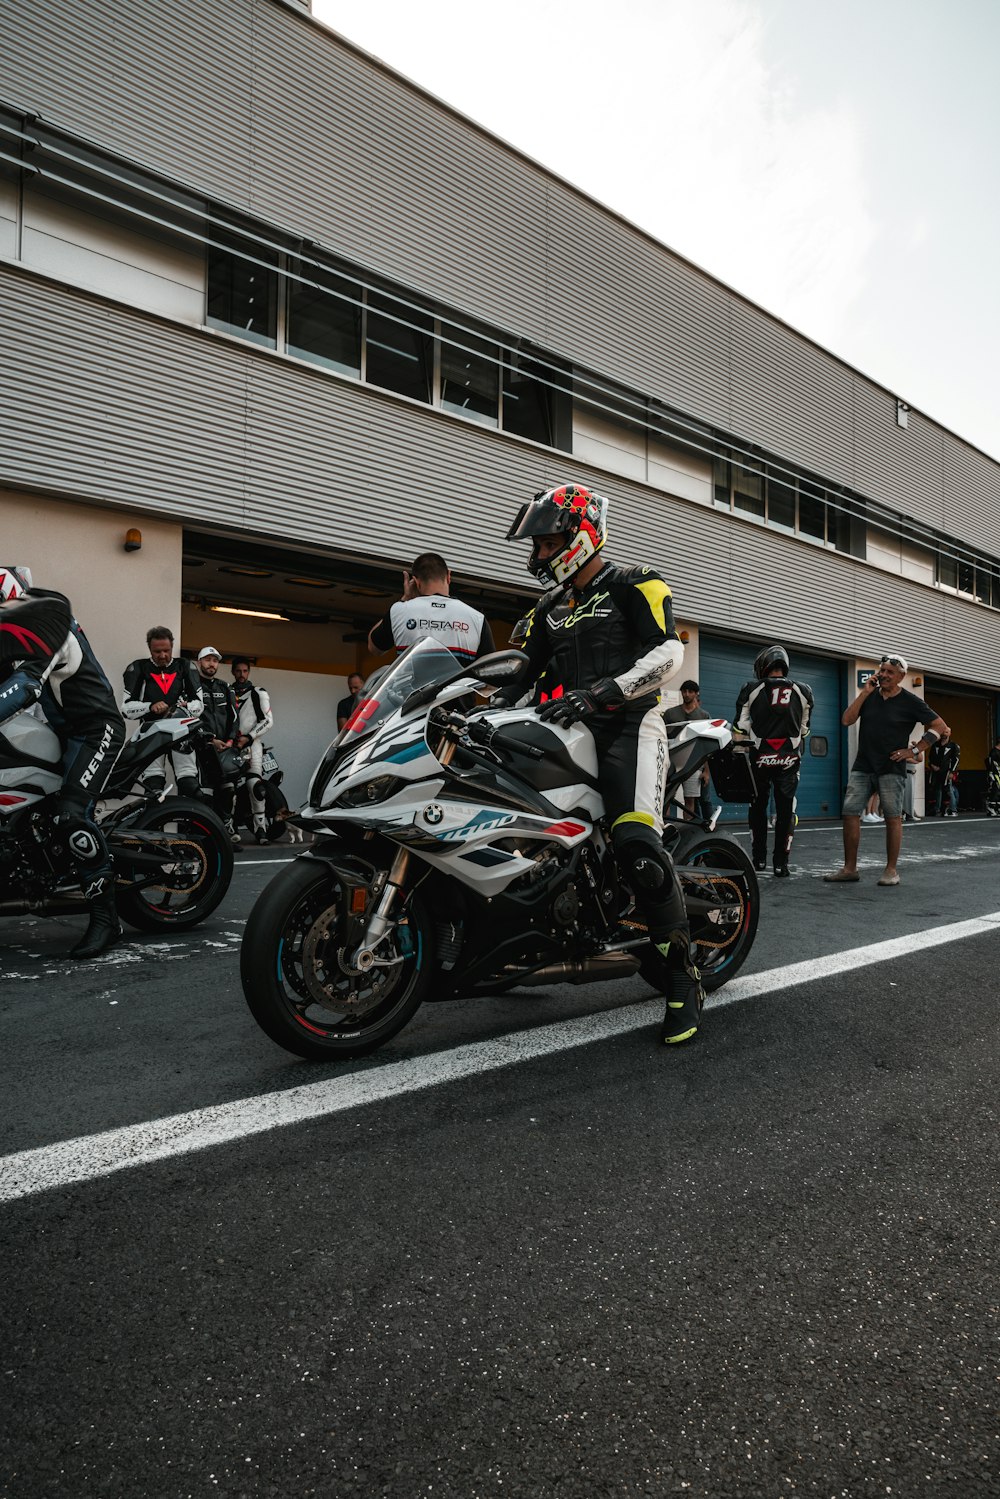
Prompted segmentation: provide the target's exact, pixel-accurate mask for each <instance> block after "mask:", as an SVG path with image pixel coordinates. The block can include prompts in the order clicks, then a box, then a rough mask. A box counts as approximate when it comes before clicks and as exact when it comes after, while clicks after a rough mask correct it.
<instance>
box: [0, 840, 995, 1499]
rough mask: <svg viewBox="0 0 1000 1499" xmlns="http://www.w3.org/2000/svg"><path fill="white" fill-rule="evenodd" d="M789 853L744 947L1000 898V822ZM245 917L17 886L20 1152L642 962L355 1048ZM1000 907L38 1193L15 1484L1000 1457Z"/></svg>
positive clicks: (626, 1488) (934, 1470) (17, 1278)
mask: <svg viewBox="0 0 1000 1499" xmlns="http://www.w3.org/2000/svg"><path fill="white" fill-rule="evenodd" d="M881 839H882V832H881V829H878V828H875V829H865V837H864V842H863V849H864V852H865V855H866V860H865V865H866V867H865V880H864V882H863V883H862V884H859V885H855V886H848V887H830V886H825V885H823V884H822V883H821V882H820V881H819V880H818V878H817V877H816V876H817V875H818V873H819V872H820V871H821V870H822V869H825V868H829V867H831V866H832V864H833V863H835V862H836V852H837V849H838V847H839V837H838V834H837V832H836V831H835V830H832V829H831V830H826V831H824V830H821V829H817V828H806V829H803V830H801V833H800V836H799V839H798V842H797V845H796V858H797V859H798V861H799V866H800V874H799V876H798V877H797V878H796V879H795V880H792V881H788V882H776V881H773V880H771V879H770V878H769V877H768V876H764V877H763V884H764V901H765V904H764V914H763V916H762V922H761V931H760V936H759V939H758V943H757V946H756V947H755V950H754V953H753V955H752V960H751V963H750V964H749V965H748V967H747V970H746V972H748V973H750V972H760V971H763V970H765V969H774V968H779V967H783V966H784V965H786V964H790V963H794V962H802V961H804V960H808V959H812V958H818V957H822V956H824V955H828V954H833V953H837V952H840V951H842V950H844V949H847V948H851V949H853V948H856V947H859V946H861V945H863V944H870V943H877V942H879V941H881V940H883V939H886V940H888V939H894V938H899V937H900V936H901V935H904V936H905V934H906V933H907V932H912V933H919V932H924V931H926V930H927V929H928V928H929V927H946V926H951V925H953V924H955V923H957V922H960V921H963V920H967V919H968V918H970V917H974V916H981V915H987V914H990V913H994V912H995V911H996V910H997V908H998V907H1000V882H998V881H997V878H996V875H997V865H998V855H1000V827H998V826H997V825H996V824H991V823H989V822H971V821H967V820H965V819H959V820H958V821H957V822H951V823H947V824H946V823H940V822H939V823H934V824H922V825H920V826H918V827H914V828H907V830H906V836H905V839H904V859H903V864H902V866H901V868H902V872H903V880H904V883H903V884H902V885H901V886H900V887H899V888H898V889H895V890H882V889H878V888H877V887H876V886H875V885H874V879H875V877H876V875H877V873H878V870H879V868H880V867H881V860H880V859H879V857H878V855H879V853H880V851H881ZM286 857H288V854H287V853H286V852H285V851H282V850H275V851H274V852H273V854H270V855H268V856H266V857H263V858H262V857H261V856H260V855H259V854H256V853H254V854H250V855H247V856H244V857H243V858H242V859H241V861H240V863H239V873H238V874H237V876H236V878H235V881H234V889H233V892H232V894H231V895H230V898H229V900H228V901H227V903H226V905H225V906H224V907H223V908H222V911H221V912H220V913H219V915H218V916H217V918H216V919H215V920H214V921H213V922H212V923H211V924H206V925H205V926H204V927H202V928H200V929H199V930H198V931H196V932H195V933H191V934H187V935H186V936H178V937H177V938H174V939H163V938H155V939H150V938H146V937H138V938H137V940H136V941H134V942H129V943H128V944H127V945H126V946H125V947H123V948H121V949H116V950H115V951H114V952H112V953H111V954H109V955H108V956H107V958H106V959H104V960H103V961H102V962H99V963H96V964H93V965H89V966H86V967H85V966H83V965H79V966H77V965H70V964H68V963H65V962H64V961H63V960H62V958H61V957H60V955H59V954H60V950H61V949H62V948H64V947H65V946H66V945H68V942H69V939H70V936H71V931H72V928H73V925H74V924H73V923H69V922H51V923H45V924H41V923H39V924H30V923H24V922H17V923H11V922H7V923H3V924H0V941H3V940H6V942H7V943H8V946H7V947H5V948H4V949H2V951H0V964H2V965H3V973H4V983H3V991H2V1001H0V1006H2V1013H0V1036H2V1044H3V1047H4V1055H5V1058H6V1064H7V1066H6V1069H5V1070H6V1071H7V1073H8V1077H9V1085H8V1090H7V1098H6V1102H5V1108H4V1116H5V1117H4V1131H3V1141H2V1144H0V1153H3V1154H8V1153H10V1152H13V1151H21V1150H26V1149H33V1148H37V1147H39V1146H45V1145H47V1144H50V1143H53V1142H57V1141H61V1140H68V1139H75V1138H77V1137H79V1136H85V1135H91V1134H93V1133H95V1132H97V1131H101V1130H107V1129H110V1128H116V1127H121V1126H123V1125H132V1124H141V1123H144V1122H145V1121H149V1120H154V1119H158V1118H161V1117H163V1116H165V1115H171V1114H175V1113H179V1112H183V1111H189V1110H192V1109H203V1108H206V1107H210V1106H212V1105H214V1104H219V1103H226V1102H231V1101H233V1100H239V1099H244V1098H245V1099H252V1098H256V1097H257V1096H258V1095H260V1094H261V1093H273V1092H275V1091H279V1090H288V1089H292V1088H296V1087H298V1086H299V1085H301V1084H302V1083H303V1082H310V1083H311V1082H314V1081H315V1080H316V1079H317V1078H320V1079H322V1078H324V1077H328V1078H339V1077H343V1076H344V1075H349V1076H352V1077H353V1076H359V1075H368V1074H379V1073H386V1072H387V1071H388V1069H390V1068H392V1067H393V1066H394V1065H397V1064H399V1063H401V1062H406V1061H409V1060H412V1061H415V1062H419V1061H420V1059H421V1058H423V1057H427V1056H429V1055H432V1054H435V1053H439V1052H441V1051H442V1050H446V1049H451V1050H459V1049H461V1048H463V1047H468V1046H470V1045H471V1044H475V1043H478V1042H482V1041H484V1040H487V1039H489V1038H491V1037H495V1036H500V1035H505V1034H509V1033H512V1032H517V1031H528V1030H533V1029H534V1028H537V1027H546V1026H551V1025H553V1024H558V1023H559V1022H561V1021H569V1020H570V1019H571V1018H572V1017H579V1016H581V1015H584V1014H586V1013H596V1012H602V1011H607V1010H609V1009H611V1008H612V1007H630V1006H634V1005H636V1004H637V1003H639V1002H641V1001H642V999H643V998H644V996H645V994H646V993H647V992H648V991H646V990H645V988H644V986H643V985H642V983H641V981H639V980H632V981H628V982H626V983H621V984H619V985H614V986H611V985H606V986H591V987H589V988H580V989H572V988H557V989H553V990H551V991H544V992H542V991H525V992H524V994H522V995H521V996H518V997H511V998H508V999H506V1000H503V1001H488V1002H484V1001H480V1002H478V1003H476V1004H469V1005H446V1006H437V1007H435V1006H427V1007H425V1008H424V1009H423V1010H422V1011H421V1012H420V1013H419V1014H418V1016H417V1018H416V1020H415V1021H414V1022H413V1023H412V1024H411V1026H410V1027H409V1029H408V1030H407V1031H405V1032H404V1033H403V1034H402V1035H401V1036H400V1037H398V1038H396V1041H395V1042H394V1043H392V1044H391V1045H390V1046H388V1047H386V1048H384V1049H383V1051H381V1052H380V1053H378V1054H377V1055H376V1056H375V1057H373V1058H369V1059H365V1060H364V1061H362V1062H360V1063H357V1064H355V1065H354V1066H353V1067H350V1068H343V1067H342V1068H320V1069H317V1068H315V1067H310V1066H307V1065H306V1064H302V1063H299V1062H297V1061H296V1060H294V1059H292V1058H288V1057H286V1056H285V1055H284V1054H283V1053H281V1052H280V1051H278V1050H277V1049H276V1048H274V1047H273V1046H272V1045H271V1043H270V1042H268V1041H267V1039H266V1038H265V1037H264V1036H263V1035H261V1034H260V1033H259V1032H257V1031H256V1028H255V1027H254V1026H253V1024H252V1022H251V1021H250V1018H249V1015H248V1013H247V1012H246V1010H245V1008H244V1006H243V1001H242V998H241V996H240V993H239V984H238V977H237V972H236V948H237V946H238V941H239V935H240V933H241V931H242V923H243V921H244V920H245V918H246V915H247V912H248V910H249V907H250V905H251V904H252V899H253V897H254V895H255V894H256V893H257V891H258V890H259V889H260V888H262V887H263V884H264V883H265V882H266V880H267V879H268V878H269V877H270V876H271V874H273V873H274V870H273V868H271V867H270V865H272V864H273V863H274V862H275V861H276V860H278V859H281V858H286ZM998 956H1000V937H998V936H997V934H996V932H995V931H987V932H985V933H983V934H981V935H978V936H976V937H973V938H968V939H966V940H964V941H958V942H950V943H948V944H946V945H942V946H940V947H936V948H930V949H927V950H926V951H923V952H921V953H919V954H915V955H914V956H912V957H906V956H903V957H899V956H897V957H895V958H893V959H892V961H891V962H887V963H884V964H873V965H870V966H868V967H866V968H864V969H859V970H858V971H857V973H856V974H855V975H852V976H850V977H845V976H844V975H840V976H837V977H834V978H830V979H817V980H815V981H813V982H810V983H800V984H798V985H797V986H796V987H793V988H788V989H782V990H778V991H776V992H774V993H772V994H770V995H768V996H767V997H766V998H762V999H757V1000H750V1001H747V1002H746V1003H742V1004H734V1005H730V1006H728V1007H726V1008H719V1009H716V1010H715V1011H714V1012H713V1011H712V1010H709V1011H708V1012H707V1014H706V1023H705V1027H704V1036H703V1039H702V1040H701V1041H700V1042H699V1043H698V1044H697V1045H696V1046H694V1047H692V1048H687V1049H684V1050H679V1051H677V1052H669V1053H668V1052H665V1051H664V1050H662V1049H660V1048H658V1047H657V1046H656V1045H655V1044H654V1039H653V1038H654V1027H655V1022H656V1020H657V1019H658V1009H657V1007H656V1006H655V1004H653V1005H651V1006H650V1007H649V1028H648V1029H645V1028H642V1029H631V1030H628V1031H626V1032H625V1033H624V1034H622V1035H620V1036H618V1037H616V1038H615V1039H612V1040H608V1041H605V1042H602V1043H601V1044H599V1045H590V1046H579V1045H577V1046H574V1047H573V1048H572V1049H569V1050H564V1051H557V1052H553V1053H551V1054H549V1055H547V1056H544V1057H539V1058H537V1059H535V1060H531V1061H528V1062H524V1063H516V1064H515V1065H513V1066H509V1067H505V1068H504V1069H502V1070H500V1071H494V1072H491V1073H484V1074H482V1075H473V1076H470V1077H468V1078H465V1079H462V1080H459V1081H454V1082H450V1083H448V1084H446V1085H444V1086H442V1087H436V1088H430V1089H425V1090H423V1091H421V1092H418V1093H416V1094H409V1095H405V1096H398V1097H392V1096H390V1097H387V1098H384V1099H382V1100H381V1101H379V1102H377V1103H374V1104H371V1105H368V1106H367V1107H362V1108H356V1109H348V1110H344V1111H342V1112H340V1113H337V1114H335V1115H331V1116H329V1117H327V1118H320V1119H318V1120H316V1121H313V1122H310V1123H305V1124H300V1125H295V1126H292V1127H290V1128H286V1129H280V1130H276V1131H272V1132H269V1133H265V1134H261V1135H256V1136H254V1137H252V1138H247V1139H244V1140H237V1141H234V1142H233V1143H231V1144H228V1145H225V1146H223V1147H219V1148H215V1149H211V1150H206V1151H202V1152H198V1153H185V1154H182V1155H178V1156H177V1157H175V1158H174V1159H172V1160H167V1161H163V1162H161V1163H159V1164H157V1165H154V1166H149V1167H141V1168H136V1169H131V1170H127V1171H123V1172H119V1173H116V1174H115V1175H111V1176H108V1177H105V1178H101V1179H98V1180H95V1181H91V1182H89V1183H87V1184H85V1185H81V1186H77V1187H73V1188H66V1189H62V1190H59V1191H50V1192H39V1193H37V1194H34V1195H30V1196H28V1197H25V1198H22V1199H21V1200H20V1201H17V1202H12V1203H8V1204H6V1205H5V1206H4V1207H2V1208H0V1213H2V1215H3V1222H4V1243H5V1246H6V1253H5V1256H4V1265H5V1269H4V1290H3V1293H2V1295H3V1311H2V1325H3V1326H4V1328H5V1337H4V1343H5V1348H4V1357H3V1358H2V1360H0V1363H2V1370H0V1373H2V1377H3V1385H2V1386H0V1391H2V1396H0V1398H2V1402H3V1412H4V1414H3V1415H2V1416H0V1426H2V1427H3V1429H4V1445H3V1447H2V1449H0V1475H2V1477H0V1482H3V1483H4V1484H5V1486H4V1487H3V1488H2V1489H0V1492H3V1493H5V1494H6V1493H10V1494H12V1495H18V1496H20V1495H35V1494H48V1493H65V1494H72V1495H84V1494H90V1493H101V1494H104V1493H122V1494H126V1493H127V1494H132V1495H136V1494H151V1495H160V1494H162V1495H164V1496H167V1495H175V1494H187V1493H192V1494H201V1493H212V1492H215V1493H218V1492H224V1493H228V1494H247V1495H250V1494H269V1493H276V1494H286V1493H296V1494H298V1493H303V1494H308V1493H318V1494H332V1493H336V1494H341V1493H355V1492H356V1493H366V1494H371V1493H375V1494H387V1495H392V1496H397V1495H398V1496H409V1495H416V1494H424V1493H432V1494H456V1495H459V1494H463V1495H465V1494H467V1495H477V1494H494V1493H496V1494H503V1493H507V1494H511V1493H514V1494H525V1495H528V1494H532V1495H534V1494H539V1493H547V1492H563V1493H567V1494H579V1495H590V1494H603V1493H607V1494H633V1493H634V1494H644V1493H651V1494H659V1493H673V1492H684V1493H693V1494H705V1495H709V1494H711V1495H728V1494H733V1495H743V1494H746V1495H758V1494H770V1493H785V1492H789V1493H794V1492H801V1493H817V1494H819V1493H822V1494H827V1493H830V1494H833V1493H838V1492H846V1493H849V1494H852V1495H854V1494H869V1493H871V1494H876V1493H878V1494H883V1493H886V1492H893V1493H905V1494H918V1493H920V1494H923V1493H926V1494H928V1495H930V1494H939V1493H942V1492H948V1491H953V1492H956V1493H962V1494H983V1495H986V1494H994V1493H996V1492H997V1489H998V1487H1000V1477H998V1471H997V1445H996V1431H997V1423H996V1404H997V1398H996V1397H997V1380H996V1372H997V1369H996V1363H997V1361H996V1334H997V1327H996V1303H997V1297H996V1289H995V1268H994V1267H995V1263H996V1217H997V1212H996V1181H997V1146H996V1129H995V1097H996V1083H997V1046H996V1000H995V971H996V965H997V959H998Z"/></svg>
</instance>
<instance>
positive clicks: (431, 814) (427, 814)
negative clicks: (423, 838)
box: [424, 802, 444, 827]
mask: <svg viewBox="0 0 1000 1499" xmlns="http://www.w3.org/2000/svg"><path fill="white" fill-rule="evenodd" d="M443 816H444V812H443V811H442V809H441V808H440V807H439V806H438V804H437V802H431V804H430V806H429V807H425V808H424V822H429V823H430V825H431V827H435V826H436V825H437V823H439V822H440V821H441V819H442V817H443Z"/></svg>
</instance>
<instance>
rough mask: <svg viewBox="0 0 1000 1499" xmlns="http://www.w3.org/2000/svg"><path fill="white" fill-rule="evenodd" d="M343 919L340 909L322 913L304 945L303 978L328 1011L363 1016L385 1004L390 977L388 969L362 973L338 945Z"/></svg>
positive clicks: (316, 998) (317, 999)
mask: <svg viewBox="0 0 1000 1499" xmlns="http://www.w3.org/2000/svg"><path fill="white" fill-rule="evenodd" d="M341 918H342V910H341V908H340V907H339V906H328V907H327V909H326V910H325V911H321V912H320V914H319V915H318V916H317V917H316V919H315V921H314V922H313V923H312V925H311V926H310V928H309V930H308V931H307V932H306V935H305V938H304V940H303V943H302V956H301V965H302V978H303V981H304V983H305V986H306V989H307V990H308V993H309V997H310V998H311V999H313V1000H315V1002H316V1003H317V1004H318V1005H322V1006H323V1008H324V1009H325V1010H334V1011H336V1013H337V1014H339V1015H344V1014H347V1015H351V1016H355V1017H357V1016H361V1015H366V1014H367V1013H368V1011H369V1010H373V1009H375V1007H376V1005H378V1004H379V1003H380V1002H381V999H382V994H383V991H384V989H385V987H386V983H387V977H386V973H385V970H384V969H380V968H371V969H369V970H368V972H367V973H364V974H362V973H359V972H358V971H357V969H356V968H352V967H351V966H350V964H349V963H348V961H347V949H346V948H345V947H340V946H338V945H337V928H338V925H339V922H340V920H341Z"/></svg>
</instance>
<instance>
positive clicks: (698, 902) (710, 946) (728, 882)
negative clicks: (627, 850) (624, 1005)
mask: <svg viewBox="0 0 1000 1499" xmlns="http://www.w3.org/2000/svg"><path fill="white" fill-rule="evenodd" d="M672 856H673V861H674V865H675V867H676V869H677V873H678V875H679V877H680V881H681V888H682V890H683V892H684V904H685V906H686V907H687V913H688V921H689V923H690V926H691V940H692V943H693V944H694V961H695V963H696V964H697V965H698V968H699V969H700V971H701V981H702V985H703V987H704V988H705V990H706V991H707V992H708V993H711V992H712V991H713V990H715V989H721V987H722V985H723V984H725V983H728V981H729V980H730V979H731V978H732V977H733V976H734V974H736V973H738V972H739V970H740V968H742V966H743V964H744V963H745V962H746V960H747V958H748V957H749V955H750V949H751V948H752V947H753V943H754V938H755V937H756V935H757V923H758V921H759V920H760V887H759V885H758V883H757V874H756V871H755V870H754V867H753V862H752V861H751V859H750V858H749V856H748V855H747V854H746V853H744V851H743V849H742V848H740V846H739V844H738V843H736V842H735V840H734V839H732V838H727V837H726V836H725V834H723V833H696V834H694V835H693V836H688V837H687V838H682V840H681V842H680V843H679V845H678V846H677V847H676V848H674V849H673V850H672ZM660 971H661V970H660V969H659V965H658V964H655V963H654V961H653V959H652V958H646V957H645V956H644V957H643V958H642V960H641V963H640V972H641V973H642V976H643V978H644V979H646V981H647V983H649V984H651V985H652V987H653V988H654V989H656V990H657V991H658V992H660V991H662V987H663V985H662V982H661V981H660V979H659V977H658V974H659V972H660Z"/></svg>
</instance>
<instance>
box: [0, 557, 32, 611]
mask: <svg viewBox="0 0 1000 1499" xmlns="http://www.w3.org/2000/svg"><path fill="white" fill-rule="evenodd" d="M30 587H31V568H30V567H14V566H13V565H10V566H7V567H5V566H4V564H3V563H2V562H0V604H9V603H10V601H11V599H20V598H23V597H24V595H25V594H26V593H27V591H28V589H29V588H30Z"/></svg>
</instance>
